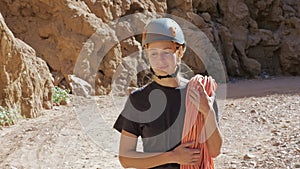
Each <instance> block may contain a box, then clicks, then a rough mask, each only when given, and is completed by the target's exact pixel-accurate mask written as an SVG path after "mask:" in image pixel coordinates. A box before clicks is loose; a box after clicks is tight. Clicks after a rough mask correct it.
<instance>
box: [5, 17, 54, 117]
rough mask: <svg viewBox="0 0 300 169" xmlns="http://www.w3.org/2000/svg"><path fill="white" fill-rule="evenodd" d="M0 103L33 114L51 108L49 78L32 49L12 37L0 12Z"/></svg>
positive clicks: (50, 84)
mask: <svg viewBox="0 0 300 169" xmlns="http://www.w3.org/2000/svg"><path fill="white" fill-rule="evenodd" d="M0 30H1V32H0V44H1V45H0V51H1V53H0V81H1V83H0V98H1V102H0V106H3V107H7V108H8V109H15V110H19V111H20V113H21V115H24V116H26V117H36V116H38V115H40V114H41V110H42V109H43V108H47V109H50V108H52V88H53V83H52V78H51V74H50V71H49V68H48V66H47V64H46V62H45V61H43V60H42V59H41V58H39V57H37V56H36V53H35V50H34V49H33V48H31V47H30V46H29V45H27V44H26V43H24V42H23V41H22V40H20V39H18V38H15V37H14V35H13V34H12V32H11V31H10V30H9V28H8V27H7V25H6V24H5V22H4V19H3V17H2V15H1V14H0Z"/></svg>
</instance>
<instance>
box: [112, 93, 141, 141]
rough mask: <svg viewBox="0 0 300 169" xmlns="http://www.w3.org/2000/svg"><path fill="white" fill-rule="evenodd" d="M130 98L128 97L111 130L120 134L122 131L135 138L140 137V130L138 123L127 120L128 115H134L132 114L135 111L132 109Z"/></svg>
mask: <svg viewBox="0 0 300 169" xmlns="http://www.w3.org/2000/svg"><path fill="white" fill-rule="evenodd" d="M131 104H132V97H129V98H128V100H127V102H126V104H125V107H124V109H123V110H122V112H121V114H120V115H119V116H118V118H117V120H116V122H115V124H114V126H113V128H114V129H116V130H117V131H119V132H122V129H123V130H125V131H127V132H129V133H132V134H134V135H136V136H137V137H138V136H140V135H141V128H140V126H141V125H140V123H138V122H135V121H132V120H131V119H128V117H130V114H131V115H132V114H134V113H135V112H133V111H134V110H135V109H133V108H132V106H131Z"/></svg>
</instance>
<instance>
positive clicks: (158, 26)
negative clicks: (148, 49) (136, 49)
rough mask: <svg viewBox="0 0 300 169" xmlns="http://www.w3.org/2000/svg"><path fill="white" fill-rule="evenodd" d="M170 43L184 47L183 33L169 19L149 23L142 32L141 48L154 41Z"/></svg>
mask: <svg viewBox="0 0 300 169" xmlns="http://www.w3.org/2000/svg"><path fill="white" fill-rule="evenodd" d="M164 40H165V41H172V42H176V43H178V44H180V45H185V40H184V35H183V31H182V29H181V28H180V26H179V25H178V24H177V23H176V22H175V21H174V20H172V19H170V18H158V19H154V20H152V21H151V22H149V23H148V24H147V25H146V27H145V29H144V32H143V38H142V46H143V47H145V45H146V44H148V43H151V42H156V41H164Z"/></svg>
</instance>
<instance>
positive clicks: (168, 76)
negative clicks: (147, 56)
mask: <svg viewBox="0 0 300 169" xmlns="http://www.w3.org/2000/svg"><path fill="white" fill-rule="evenodd" d="M150 71H151V73H152V74H153V75H154V76H156V77H157V78H159V79H164V78H175V77H176V76H177V74H178V72H179V66H178V65H177V67H176V70H175V72H174V73H172V74H168V75H164V76H160V75H157V74H155V72H154V70H153V69H152V67H151V66H150Z"/></svg>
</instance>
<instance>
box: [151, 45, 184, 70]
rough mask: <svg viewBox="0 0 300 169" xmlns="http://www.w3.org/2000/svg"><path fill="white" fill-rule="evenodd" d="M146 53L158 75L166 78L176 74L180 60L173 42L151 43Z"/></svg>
mask: <svg viewBox="0 0 300 169" xmlns="http://www.w3.org/2000/svg"><path fill="white" fill-rule="evenodd" d="M146 52H147V57H148V59H149V62H150V65H151V67H152V69H153V70H154V72H155V73H156V74H157V75H160V76H164V75H167V74H172V73H174V71H175V70H176V66H177V64H178V62H179V59H180V58H179V56H178V50H176V48H175V45H174V43H173V42H171V41H158V42H152V43H149V44H148V48H147V50H146Z"/></svg>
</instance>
